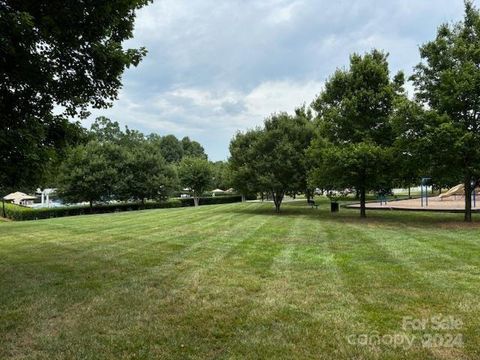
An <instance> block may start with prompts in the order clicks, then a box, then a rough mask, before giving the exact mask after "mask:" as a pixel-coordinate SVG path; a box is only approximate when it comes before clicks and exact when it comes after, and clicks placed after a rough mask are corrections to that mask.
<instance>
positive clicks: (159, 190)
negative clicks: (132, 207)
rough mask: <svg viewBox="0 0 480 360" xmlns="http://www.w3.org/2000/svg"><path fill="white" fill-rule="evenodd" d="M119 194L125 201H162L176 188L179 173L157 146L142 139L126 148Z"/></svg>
mask: <svg viewBox="0 0 480 360" xmlns="http://www.w3.org/2000/svg"><path fill="white" fill-rule="evenodd" d="M124 151H125V153H126V156H125V162H124V164H122V167H121V177H119V186H118V188H119V189H118V195H119V196H120V198H122V199H124V200H140V201H141V202H142V203H144V202H145V200H146V199H154V200H163V199H166V198H167V197H168V195H170V193H171V192H172V191H173V190H174V189H175V188H176V187H177V174H176V172H175V169H174V168H173V166H172V165H169V164H168V163H167V162H166V161H165V159H164V158H163V156H162V154H161V153H160V152H159V151H158V148H155V147H154V146H152V144H150V143H148V142H145V141H142V142H139V143H137V144H135V145H133V144H132V143H130V144H129V145H128V148H125V149H124Z"/></svg>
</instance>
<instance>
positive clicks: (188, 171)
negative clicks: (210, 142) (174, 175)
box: [178, 156, 213, 206]
mask: <svg viewBox="0 0 480 360" xmlns="http://www.w3.org/2000/svg"><path fill="white" fill-rule="evenodd" d="M212 177H213V170H212V165H211V164H210V163H209V162H208V160H206V159H204V158H201V157H192V156H187V157H185V158H183V159H182V161H181V162H180V163H179V165H178V178H179V180H180V184H181V185H182V186H183V187H185V188H188V189H190V191H191V192H192V194H193V201H194V204H195V206H199V205H200V203H199V198H200V196H201V195H202V194H203V192H205V191H206V190H207V189H208V187H209V186H211V185H212Z"/></svg>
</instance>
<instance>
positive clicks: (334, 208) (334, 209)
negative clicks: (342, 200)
mask: <svg viewBox="0 0 480 360" xmlns="http://www.w3.org/2000/svg"><path fill="white" fill-rule="evenodd" d="M330 211H331V212H332V213H334V212H338V202H331V203H330Z"/></svg>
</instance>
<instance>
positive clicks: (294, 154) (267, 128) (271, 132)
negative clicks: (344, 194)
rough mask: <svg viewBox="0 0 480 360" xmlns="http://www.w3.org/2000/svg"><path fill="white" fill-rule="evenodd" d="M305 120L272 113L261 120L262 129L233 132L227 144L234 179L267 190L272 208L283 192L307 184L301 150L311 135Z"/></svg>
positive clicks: (276, 206)
mask: <svg viewBox="0 0 480 360" xmlns="http://www.w3.org/2000/svg"><path fill="white" fill-rule="evenodd" d="M309 124H310V123H309V121H308V119H306V118H305V117H303V116H299V115H298V114H297V115H296V116H290V115H288V114H286V113H280V114H275V115H272V116H271V117H270V118H268V119H266V120H265V123H264V128H263V129H258V130H253V131H250V132H247V133H246V134H243V135H242V134H240V135H237V137H236V138H234V139H233V140H232V143H231V145H230V149H231V158H230V163H231V166H232V167H233V171H234V174H235V175H234V176H235V177H236V182H237V183H238V182H242V181H244V182H245V183H244V184H243V185H242V186H243V187H245V188H246V189H249V188H250V189H253V188H256V189H257V190H259V191H265V192H269V193H271V195H272V198H273V202H274V204H275V211H276V212H280V207H281V205H282V201H283V198H284V196H285V194H286V193H288V192H292V193H294V192H299V191H304V190H305V189H306V187H307V185H306V168H305V166H306V160H305V150H306V149H307V148H308V146H309V144H310V141H311V138H312V135H313V132H312V128H311V127H310V126H309Z"/></svg>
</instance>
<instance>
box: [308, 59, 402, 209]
mask: <svg viewBox="0 0 480 360" xmlns="http://www.w3.org/2000/svg"><path fill="white" fill-rule="evenodd" d="M403 81H404V77H403V74H402V73H399V74H398V75H397V76H396V77H395V78H394V80H393V81H392V80H390V77H389V69H388V62H387V55H385V54H383V53H382V52H379V51H377V50H373V51H372V52H371V53H367V54H365V55H364V56H360V55H357V54H354V55H352V56H351V57H350V68H349V69H347V70H337V71H336V72H335V74H334V75H333V76H332V77H331V78H330V79H329V80H328V81H327V82H326V84H325V90H324V91H323V92H322V93H321V94H320V96H319V97H318V98H317V99H316V100H315V101H314V102H313V104H312V107H313V108H314V109H315V110H316V111H317V113H318V116H317V124H318V133H317V139H316V140H315V142H314V143H313V144H312V148H311V149H310V160H311V161H312V163H313V164H315V165H314V166H315V168H314V169H313V170H312V171H311V175H310V182H311V183H312V184H314V185H316V186H319V187H321V188H325V189H327V188H328V187H333V188H334V189H337V190H343V189H345V188H347V187H348V188H350V187H354V188H355V189H356V190H357V191H358V192H359V194H360V216H361V217H365V216H366V210H365V203H366V193H367V191H370V190H377V189H379V188H381V187H383V186H385V183H386V179H385V177H386V176H388V175H389V174H391V173H392V171H391V169H390V170H389V169H388V168H385V165H386V164H388V163H389V161H391V158H392V156H391V151H392V149H391V147H392V144H393V141H394V133H393V130H392V126H391V115H392V113H393V109H394V100H395V97H396V96H400V95H401V94H403V88H402V85H403ZM347 151H348V152H350V154H351V155H349V153H348V152H347ZM327 174H328V176H327Z"/></svg>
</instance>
